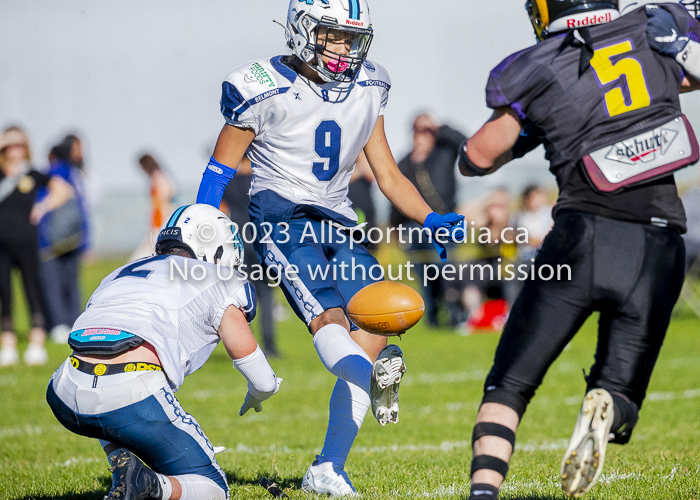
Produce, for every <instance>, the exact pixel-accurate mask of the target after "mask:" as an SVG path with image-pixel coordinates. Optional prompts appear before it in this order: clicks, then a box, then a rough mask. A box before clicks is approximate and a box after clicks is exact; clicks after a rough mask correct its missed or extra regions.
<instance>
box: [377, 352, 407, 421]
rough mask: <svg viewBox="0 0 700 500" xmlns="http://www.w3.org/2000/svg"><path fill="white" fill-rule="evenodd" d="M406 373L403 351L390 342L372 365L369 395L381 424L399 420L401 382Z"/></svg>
mask: <svg viewBox="0 0 700 500" xmlns="http://www.w3.org/2000/svg"><path fill="white" fill-rule="evenodd" d="M404 373H406V365H405V363H404V362H403V352H401V349H400V348H399V346H397V345H393V344H390V345H388V346H386V347H385V348H384V349H382V352H380V353H379V355H378V356H377V359H376V360H375V361H374V365H373V366H372V378H371V380H370V387H369V395H370V399H371V400H372V414H373V415H374V418H376V419H377V422H379V424H380V425H382V426H384V425H386V424H388V423H393V424H397V423H398V422H399V383H400V382H401V377H403V374H404Z"/></svg>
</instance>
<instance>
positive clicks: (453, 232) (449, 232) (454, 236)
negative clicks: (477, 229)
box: [423, 212, 466, 262]
mask: <svg viewBox="0 0 700 500" xmlns="http://www.w3.org/2000/svg"><path fill="white" fill-rule="evenodd" d="M423 227H424V228H425V229H428V230H429V231H430V233H431V234H432V235H433V246H434V247H435V250H437V253H438V255H439V256H440V259H441V260H442V261H443V262H447V249H446V248H445V245H444V244H443V243H441V241H464V235H465V232H466V223H465V222H464V215H459V214H456V213H454V212H452V213H449V214H445V215H440V214H438V213H435V212H432V213H431V214H429V215H428V216H427V217H426V218H425V222H424V223H423ZM438 231H439V232H438ZM438 240H440V241H438Z"/></svg>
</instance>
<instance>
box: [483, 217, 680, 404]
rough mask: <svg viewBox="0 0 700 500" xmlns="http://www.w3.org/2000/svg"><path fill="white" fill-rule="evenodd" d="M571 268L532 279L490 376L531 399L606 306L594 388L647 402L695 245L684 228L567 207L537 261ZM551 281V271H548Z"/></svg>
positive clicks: (491, 384)
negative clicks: (689, 246)
mask: <svg viewBox="0 0 700 500" xmlns="http://www.w3.org/2000/svg"><path fill="white" fill-rule="evenodd" d="M547 264H548V265H550V266H552V267H553V268H554V269H555V270H556V269H557V266H561V265H568V266H570V267H571V280H570V281H569V280H568V279H566V278H568V276H567V274H566V272H564V273H563V275H562V278H563V279H562V280H561V281H557V280H556V279H553V280H550V281H545V280H543V279H541V278H539V276H538V277H537V278H536V279H534V280H531V281H527V282H526V283H525V286H524V287H523V289H522V291H521V292H520V294H519V295H518V298H517V300H516V301H515V303H514V305H513V308H512V310H511V313H510V317H509V319H508V322H507V324H506V326H505V329H504V331H503V335H502V337H501V340H500V342H499V344H498V349H497V351H496V358H495V362H494V365H493V367H492V368H491V372H490V373H489V375H488V378H487V380H486V385H485V387H486V388H487V390H491V389H493V388H498V389H504V390H508V391H509V392H515V393H517V394H519V395H520V396H521V397H522V398H524V399H525V400H526V401H528V402H529V401H530V399H531V398H532V396H533V395H534V394H535V390H536V389H537V388H538V387H539V385H540V384H541V382H542V378H543V377H544V375H545V373H546V372H547V369H548V368H549V367H550V366H551V364H552V363H553V362H554V360H555V359H556V358H557V356H559V354H560V353H561V352H562V350H563V349H564V347H566V345H567V344H568V343H569V341H570V340H571V339H572V338H573V336H574V335H575V334H576V332H577V331H578V330H579V328H580V327H581V325H582V324H583V322H584V321H585V320H586V319H587V318H588V316H590V315H591V313H593V312H594V311H599V312H600V320H599V323H598V346H597V350H596V354H595V364H594V365H593V367H592V368H591V372H590V376H589V377H588V388H589V389H590V388H603V389H606V390H608V391H609V392H619V393H621V394H623V395H624V396H626V397H627V398H629V399H630V400H631V401H633V402H634V403H636V404H637V405H638V407H641V405H642V401H643V400H644V396H645V395H646V390H647V386H648V385H649V379H650V377H651V372H652V370H653V369H654V364H655V363H656V359H657V357H658V355H659V350H660V349H661V345H662V343H663V341H664V337H665V335H666V330H667V328H668V324H669V321H670V317H671V311H672V310H673V306H674V305H675V303H676V301H677V300H678V296H679V294H680V291H681V287H682V285H683V277H684V267H685V246H684V243H683V239H682V238H681V235H680V234H679V233H678V232H677V231H676V230H674V229H666V228H661V227H655V226H651V225H643V224H637V223H630V222H622V221H616V220H612V219H607V218H604V217H599V216H596V215H592V214H587V213H583V212H578V211H573V210H563V211H561V212H560V213H559V215H558V216H557V219H556V222H555V224H554V228H553V229H552V231H551V233H550V234H549V235H548V236H547V238H546V239H545V240H544V243H543V245H542V248H541V249H540V251H539V254H538V255H537V258H536V260H535V266H536V267H539V266H544V265H547ZM543 274H544V276H545V277H547V276H548V273H543Z"/></svg>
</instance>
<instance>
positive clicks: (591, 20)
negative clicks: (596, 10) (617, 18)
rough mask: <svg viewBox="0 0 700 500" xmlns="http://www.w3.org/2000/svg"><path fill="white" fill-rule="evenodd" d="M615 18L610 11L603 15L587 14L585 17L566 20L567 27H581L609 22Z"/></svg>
mask: <svg viewBox="0 0 700 500" xmlns="http://www.w3.org/2000/svg"><path fill="white" fill-rule="evenodd" d="M612 20H613V17H612V14H610V13H609V12H608V13H606V14H604V15H602V16H596V15H592V16H586V17H584V18H583V19H567V20H566V27H567V28H581V27H583V26H592V25H594V24H602V23H609V22H610V21H612Z"/></svg>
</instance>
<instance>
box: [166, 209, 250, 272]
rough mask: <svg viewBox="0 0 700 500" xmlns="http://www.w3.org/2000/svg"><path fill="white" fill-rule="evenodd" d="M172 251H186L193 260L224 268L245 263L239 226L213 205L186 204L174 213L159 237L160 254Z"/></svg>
mask: <svg viewBox="0 0 700 500" xmlns="http://www.w3.org/2000/svg"><path fill="white" fill-rule="evenodd" d="M172 248H184V249H185V250H189V252H190V253H191V257H193V258H196V259H198V260H201V261H204V262H210V263H212V264H217V265H220V266H223V267H231V268H235V267H238V266H240V265H241V264H243V240H242V239H241V236H240V235H239V234H238V229H237V228H236V225H235V224H234V223H233V222H231V219H229V218H228V217H227V216H226V214H224V213H223V212H221V211H220V210H217V209H216V208H214V207H212V206H211V205H205V204H202V203H200V204H197V205H186V206H184V207H180V208H178V209H177V210H175V212H173V214H172V215H171V216H170V218H169V219H168V223H167V224H166V225H165V227H164V228H163V229H162V230H161V231H160V234H159V235H158V241H157V243H156V255H162V254H165V253H166V252H167V251H168V250H170V249H172Z"/></svg>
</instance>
